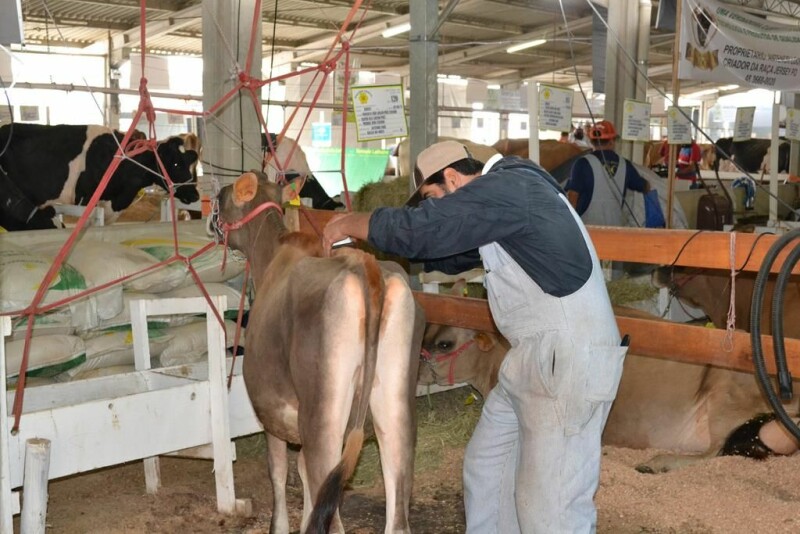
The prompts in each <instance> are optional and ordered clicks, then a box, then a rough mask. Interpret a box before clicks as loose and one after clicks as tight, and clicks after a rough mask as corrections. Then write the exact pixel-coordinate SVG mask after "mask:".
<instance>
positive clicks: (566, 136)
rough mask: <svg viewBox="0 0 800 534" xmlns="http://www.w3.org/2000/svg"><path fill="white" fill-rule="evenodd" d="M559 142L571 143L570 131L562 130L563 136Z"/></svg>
mask: <svg viewBox="0 0 800 534" xmlns="http://www.w3.org/2000/svg"><path fill="white" fill-rule="evenodd" d="M558 142H559V143H569V132H561V137H559V138H558Z"/></svg>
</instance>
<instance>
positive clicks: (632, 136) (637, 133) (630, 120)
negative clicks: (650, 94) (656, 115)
mask: <svg viewBox="0 0 800 534" xmlns="http://www.w3.org/2000/svg"><path fill="white" fill-rule="evenodd" d="M623 109H624V110H625V112H624V113H623V114H622V138H623V139H625V140H626V141H649V140H650V103H649V102H640V101H638V100H632V99H625V103H624V105H623Z"/></svg>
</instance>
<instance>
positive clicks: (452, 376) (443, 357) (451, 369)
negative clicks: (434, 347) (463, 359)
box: [419, 339, 475, 386]
mask: <svg viewBox="0 0 800 534" xmlns="http://www.w3.org/2000/svg"><path fill="white" fill-rule="evenodd" d="M473 343H475V340H474V339H470V340H469V341H467V342H466V343H464V344H462V345H461V346H460V347H458V348H457V349H455V350H453V351H451V352H448V353H445V354H440V355H439V356H436V357H435V358H434V357H433V354H431V353H430V351H428V350H425V349H422V350H421V351H420V353H419V354H420V356H421V357H422V359H423V360H424V361H425V362H427V363H439V362H444V361H448V360H449V361H450V363H449V366H448V369H447V385H448V386H452V385H453V384H454V383H455V380H456V358H458V357H459V356H461V354H463V353H464V351H465V350H467V349H468V348H469V347H470V346H472V344H473Z"/></svg>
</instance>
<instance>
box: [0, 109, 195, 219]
mask: <svg viewBox="0 0 800 534" xmlns="http://www.w3.org/2000/svg"><path fill="white" fill-rule="evenodd" d="M121 140H122V134H121V133H120V132H116V131H113V130H111V129H110V128H106V127H103V126H86V125H66V124H62V125H57V126H44V125H40V124H7V125H5V126H2V127H0V146H6V144H8V146H7V149H6V151H5V152H4V153H3V154H2V156H0V167H2V169H3V170H4V171H5V173H6V174H7V177H8V179H9V180H11V181H12V182H13V183H14V184H15V185H16V186H17V188H18V189H19V190H20V191H21V192H22V194H23V195H24V196H25V198H27V199H28V200H29V201H30V202H31V203H32V204H33V205H35V206H38V207H39V208H40V209H42V208H46V207H48V206H52V205H53V204H57V203H61V204H73V205H81V206H85V205H87V204H88V203H89V200H90V199H91V197H92V195H94V193H95V191H96V190H97V188H98V186H99V185H100V182H101V180H102V178H103V175H104V174H105V172H106V170H107V169H108V167H109V165H110V164H111V162H112V160H113V158H114V155H115V154H116V152H117V148H118V144H117V143H118V142H119V141H121ZM157 151H158V156H159V158H160V159H161V162H162V163H163V165H164V168H165V169H166V170H167V172H168V173H169V178H170V180H171V181H172V182H173V186H174V189H175V197H176V198H177V199H178V200H180V201H181V202H184V203H187V204H190V203H192V202H196V201H197V200H199V198H200V196H199V193H198V191H197V187H196V179H195V178H194V177H193V175H192V173H191V171H190V166H191V165H192V164H194V163H195V162H196V161H197V153H196V152H194V151H192V150H185V149H184V144H183V140H181V139H180V138H179V137H171V138H169V139H167V140H165V141H163V142H160V143H159V144H158V148H157ZM131 159H132V160H133V161H129V160H127V159H126V160H123V161H122V162H121V163H120V165H119V167H118V168H117V170H116V172H115V173H114V174H113V175H112V177H111V179H110V181H109V182H108V185H107V186H106V188H105V190H104V191H103V193H102V195H101V197H100V200H103V201H107V202H108V203H109V204H110V206H106V207H107V213H106V221H107V222H113V221H114V220H115V219H116V218H117V217H118V216H119V213H120V212H121V211H122V210H124V209H125V208H127V207H128V206H130V205H131V203H132V202H133V200H134V199H135V198H136V195H137V194H138V193H139V191H140V190H141V189H142V188H145V187H148V186H150V185H153V184H158V185H159V186H161V187H162V188H164V189H165V190H169V185H168V184H167V182H166V181H165V179H164V178H163V177H162V175H161V169H160V167H159V165H158V163H157V161H156V157H155V154H154V153H153V152H152V151H151V150H147V151H145V152H142V153H141V154H138V155H136V156H133V157H132V158H131Z"/></svg>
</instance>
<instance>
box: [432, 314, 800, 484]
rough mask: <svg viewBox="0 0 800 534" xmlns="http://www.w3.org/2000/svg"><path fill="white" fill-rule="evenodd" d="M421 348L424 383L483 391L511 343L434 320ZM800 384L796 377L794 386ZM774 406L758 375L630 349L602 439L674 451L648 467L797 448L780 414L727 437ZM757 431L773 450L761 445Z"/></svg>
mask: <svg viewBox="0 0 800 534" xmlns="http://www.w3.org/2000/svg"><path fill="white" fill-rule="evenodd" d="M616 311H617V313H618V314H620V310H619V309H617V310H616ZM639 313H641V312H639ZM422 347H423V356H422V362H421V364H422V365H421V366H420V375H419V383H420V384H432V383H438V384H441V385H449V384H452V383H462V382H467V383H470V384H472V385H473V386H474V387H475V388H476V389H477V390H478V391H479V392H480V393H481V394H482V395H484V396H485V395H487V394H488V392H489V391H490V390H491V388H492V387H493V386H494V385H495V384H496V383H497V371H498V369H499V368H500V365H501V363H502V360H503V358H504V357H505V354H506V351H507V350H508V345H507V343H506V341H505V340H504V339H502V338H501V337H500V336H499V335H498V334H493V333H487V332H475V331H472V330H467V329H463V328H456V327H451V326H441V325H430V326H428V329H427V330H426V332H425V338H424V341H423V343H422ZM798 386H800V383H797V381H796V384H795V391H797V387H798ZM770 411H771V408H770V407H769V404H768V403H767V401H766V400H765V399H764V397H763V396H762V394H761V391H760V389H759V386H758V383H757V381H756V378H755V376H753V375H751V374H748V373H741V372H736V371H730V370H726V369H720V368H716V367H710V366H703V365H694V364H687V363H681V362H675V361H670V360H663V359H658V358H648V357H645V356H637V355H635V354H630V353H629V354H628V356H627V357H626V359H625V367H624V370H623V373H622V380H621V382H620V387H619V392H618V394H617V399H616V401H615V402H614V405H613V407H612V409H611V414H610V416H609V419H608V424H607V425H606V429H605V432H604V434H603V443H604V444H606V445H614V446H618V447H630V448H636V449H644V448H656V449H666V450H670V451H675V454H668V455H661V456H656V457H655V458H653V459H651V460H649V461H648V462H646V463H645V464H643V465H641V466H639V468H638V469H640V470H641V471H646V472H663V471H669V470H671V469H675V468H678V467H681V466H683V465H686V464H688V463H691V462H694V461H697V460H700V459H705V458H709V457H713V456H716V455H718V454H721V453H722V452H721V451H722V450H723V447H724V448H725V449H726V450H725V452H724V454H739V455H745V456H753V457H757V458H763V457H765V455H769V454H770V453H775V454H791V453H794V452H795V451H797V450H798V444H797V443H796V442H795V440H794V439H793V438H792V437H791V436H790V434H789V432H788V431H786V430H785V429H784V428H783V427H782V426H780V423H779V422H778V421H771V422H766V424H764V421H761V422H760V423H758V424H757V423H751V424H750V425H749V426H747V427H746V428H743V429H741V430H738V434H737V437H736V438H735V439H733V438H732V439H728V438H729V436H730V435H731V433H732V432H733V431H734V430H736V429H738V428H741V427H742V426H743V425H744V424H745V423H747V422H748V421H749V420H751V419H753V418H754V417H755V416H757V415H758V414H764V413H767V412H770ZM762 424H763V426H762ZM741 434H744V436H745V437H743V438H742V437H741ZM753 436H758V437H760V439H761V440H762V441H763V443H764V444H765V445H766V446H767V447H768V449H763V448H759V447H758V442H757V441H752V440H751V438H752V437H753Z"/></svg>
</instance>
